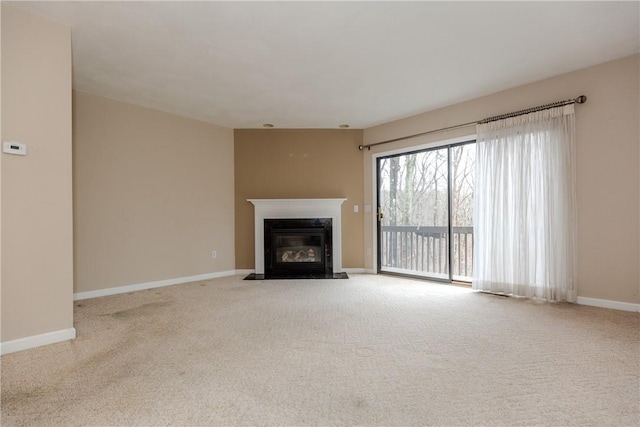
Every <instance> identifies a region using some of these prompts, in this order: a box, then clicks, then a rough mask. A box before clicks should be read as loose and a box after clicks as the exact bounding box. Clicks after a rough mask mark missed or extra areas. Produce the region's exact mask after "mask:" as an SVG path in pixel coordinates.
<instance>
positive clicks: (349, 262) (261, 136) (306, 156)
mask: <svg viewBox="0 0 640 427" xmlns="http://www.w3.org/2000/svg"><path fill="white" fill-rule="evenodd" d="M361 143H362V131H361V130H353V129H339V130H337V129H257V130H256V129H253V130H251V129H244V130H236V131H235V183H236V186H235V197H236V200H235V206H236V267H237V268H238V269H253V268H254V267H255V263H254V232H253V230H254V225H253V205H252V204H251V203H249V202H247V199H297V198H346V199H347V200H346V201H345V202H344V204H343V205H342V251H343V256H342V266H343V268H362V267H363V263H364V255H363V247H364V244H363V231H364V230H363V222H362V221H363V206H362V205H363V198H362V191H363V178H362V177H363V174H362V153H361V152H360V151H359V150H358V145H360V144H361ZM354 205H358V207H359V212H358V213H354V211H353V207H354Z"/></svg>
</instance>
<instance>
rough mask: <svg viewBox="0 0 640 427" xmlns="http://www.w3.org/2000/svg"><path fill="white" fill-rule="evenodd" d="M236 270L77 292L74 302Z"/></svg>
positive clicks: (193, 280) (230, 271) (187, 281)
mask: <svg viewBox="0 0 640 427" xmlns="http://www.w3.org/2000/svg"><path fill="white" fill-rule="evenodd" d="M235 274H236V270H229V271H220V272H217V273H207V274H198V275H196V276H187V277H178V278H175V279H166V280H157V281H155V282H145V283H137V284H135V285H126V286H116V287H114V288H106V289H98V290H97V291H86V292H76V293H75V294H73V300H74V301H78V300H83V299H89V298H98V297H105V296H108V295H117V294H125V293H127V292H134V291H142V290H145V289H153V288H160V287H163V286H171V285H178V284H180V283H189V282H197V281H199V280H209V279H217V278H219V277H227V276H233V275H235Z"/></svg>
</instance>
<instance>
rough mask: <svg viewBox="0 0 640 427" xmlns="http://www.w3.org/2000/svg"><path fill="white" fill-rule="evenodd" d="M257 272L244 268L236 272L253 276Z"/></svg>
mask: <svg viewBox="0 0 640 427" xmlns="http://www.w3.org/2000/svg"><path fill="white" fill-rule="evenodd" d="M255 272H256V271H255V270H254V269H252V268H242V269H239V270H236V274H251V273H255Z"/></svg>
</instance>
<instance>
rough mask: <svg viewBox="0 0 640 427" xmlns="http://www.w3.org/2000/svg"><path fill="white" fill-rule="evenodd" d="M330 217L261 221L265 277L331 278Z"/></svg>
mask: <svg viewBox="0 0 640 427" xmlns="http://www.w3.org/2000/svg"><path fill="white" fill-rule="evenodd" d="M332 253H333V250H332V229H331V218H305V219H288V218H286V219H284V218H283V219H265V220H264V266H265V271H264V275H265V277H266V278H280V277H282V278H287V277H297V278H304V277H316V276H322V275H333V260H332Z"/></svg>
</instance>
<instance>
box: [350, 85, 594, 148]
mask: <svg viewBox="0 0 640 427" xmlns="http://www.w3.org/2000/svg"><path fill="white" fill-rule="evenodd" d="M585 102H587V97H586V96H585V95H580V96H579V97H577V98H576V99H567V100H565V101H558V102H552V103H551V104H545V105H540V106H538V107H533V108H527V109H525V110H519V111H514V112H512V113H507V114H500V115H499V116H493V117H487V118H486V119H482V120H477V121H475V122H469V123H463V124H461V125H454V126H448V127H446V128H440V129H434V130H429V131H426V132H420V133H415V134H413V135H408V136H401V137H399V138H394V139H388V140H386V141H380V142H374V143H373V144H365V145H359V146H358V148H359V149H360V151H362V150H364V149H365V148H366V149H367V150H371V147H375V146H376V145H382V144H389V143H390V142H396V141H402V140H404V139H410V138H415V137H417V136H422V135H429V134H431V133H436V132H444V131H446V130H452V129H458V128H464V127H467V126H475V125H481V124H485V123H490V122H495V121H496V120H503V119H508V118H509V117H516V116H521V115H523V114H529V113H534V112H536V111H542V110H548V109H549V108H555V107H562V106H564V105H570V104H584V103H585Z"/></svg>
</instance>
